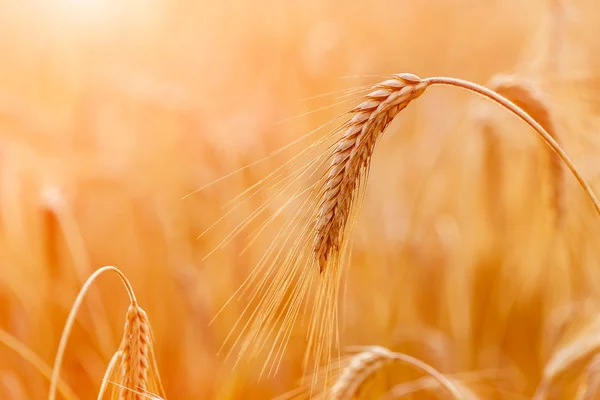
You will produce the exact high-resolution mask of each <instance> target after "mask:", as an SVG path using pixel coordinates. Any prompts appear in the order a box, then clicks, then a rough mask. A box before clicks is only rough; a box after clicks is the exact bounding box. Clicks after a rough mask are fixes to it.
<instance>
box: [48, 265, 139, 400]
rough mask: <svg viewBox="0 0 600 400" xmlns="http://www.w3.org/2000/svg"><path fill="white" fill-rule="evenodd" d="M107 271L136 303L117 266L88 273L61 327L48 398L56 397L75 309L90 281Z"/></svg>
mask: <svg viewBox="0 0 600 400" xmlns="http://www.w3.org/2000/svg"><path fill="white" fill-rule="evenodd" d="M109 271H111V272H114V273H116V274H117V275H118V276H119V278H121V281H123V284H124V285H125V289H126V290H127V294H128V295H129V300H130V301H131V304H134V305H135V304H137V299H136V298H135V294H134V293H133V288H132V287H131V284H130V283H129V280H128V279H127V277H126V276H125V274H123V272H121V270H120V269H118V268H117V267H113V266H110V265H109V266H106V267H102V268H99V269H97V270H96V271H95V272H94V273H93V274H92V275H90V277H89V278H88V280H87V281H85V283H84V284H83V286H82V287H81V290H80V291H79V294H78V295H77V297H76V298H75V302H74V303H73V306H72V307H71V311H70V312H69V316H68V317H67V321H66V322H65V328H64V329H63V333H62V335H61V337H60V342H59V343H58V350H57V351H56V359H55V360H54V367H53V368H52V378H51V380H50V390H49V392H48V400H55V399H56V388H57V385H58V381H59V377H60V367H61V365H62V361H63V358H64V355H65V350H66V348H67V342H68V340H69V334H70V333H71V328H72V327H73V324H74V323H75V318H76V317H77V311H79V308H80V307H81V303H82V302H83V299H84V298H85V294H86V293H87V291H88V290H89V288H90V286H91V285H92V283H94V281H95V280H96V278H98V276H100V275H102V274H103V273H104V272H109Z"/></svg>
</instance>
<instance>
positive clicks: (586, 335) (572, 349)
mask: <svg viewBox="0 0 600 400" xmlns="http://www.w3.org/2000/svg"><path fill="white" fill-rule="evenodd" d="M599 329H600V319H598V318H597V317H596V318H595V319H594V320H593V321H591V322H590V323H589V324H588V326H586V327H585V329H583V330H582V331H581V332H580V333H579V334H578V335H577V336H575V337H574V338H573V339H571V340H570V341H569V342H567V343H565V344H564V345H562V346H560V347H559V348H558V349H557V350H556V351H555V352H554V354H552V357H551V358H550V359H549V360H548V362H547V363H546V365H545V367H544V372H543V376H542V381H541V382H540V384H539V386H538V389H537V391H536V393H535V396H534V399H535V400H542V399H545V398H546V397H547V396H548V395H549V392H550V390H551V388H552V384H553V383H554V382H555V381H556V380H557V379H558V378H559V377H560V376H561V375H563V374H565V373H568V372H571V370H573V369H574V368H575V367H576V366H577V365H578V364H580V363H582V362H583V361H585V360H586V359H589V358H593V357H594V356H595V355H597V354H598V351H599V350H600V334H599ZM591 371H593V369H592V370H591Z"/></svg>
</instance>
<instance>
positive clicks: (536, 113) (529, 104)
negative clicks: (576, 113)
mask: <svg viewBox="0 0 600 400" xmlns="http://www.w3.org/2000/svg"><path fill="white" fill-rule="evenodd" d="M490 88H492V89H493V90H495V91H496V92H497V93H498V94H501V95H502V96H504V97H506V98H507V99H509V100H510V101H512V102H513V103H515V104H516V105H518V106H519V107H521V108H522V109H523V110H525V111H526V112H527V113H528V114H529V115H531V117H532V118H534V119H535V120H536V121H538V122H539V123H540V125H542V126H543V127H544V128H545V129H546V130H547V131H548V133H549V134H550V135H551V136H552V138H554V140H556V142H557V143H558V144H559V145H560V144H561V135H560V134H559V129H558V125H557V124H556V121H555V120H554V118H553V116H552V109H551V108H550V106H549V104H548V102H547V101H546V100H545V98H544V93H543V92H542V91H541V89H540V88H539V87H537V86H536V85H535V83H534V82H531V81H529V80H526V79H524V78H522V77H519V76H518V75H504V74H502V75H496V76H495V77H494V78H493V79H491V81H490ZM548 158H549V160H548V163H549V165H550V181H551V187H552V195H551V203H552V208H553V210H554V213H555V215H556V222H557V224H559V225H560V224H561V223H562V221H563V219H564V218H563V217H564V214H565V212H566V207H565V182H564V181H565V176H564V166H563V164H562V161H561V159H560V157H559V156H558V155H557V154H556V153H555V152H553V151H552V150H551V149H548Z"/></svg>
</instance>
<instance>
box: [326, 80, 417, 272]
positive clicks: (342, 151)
mask: <svg viewBox="0 0 600 400" xmlns="http://www.w3.org/2000/svg"><path fill="white" fill-rule="evenodd" d="M427 86H428V84H427V83H425V82H424V81H422V80H421V79H419V77H417V76H415V75H411V74H398V75H396V76H395V77H394V79H389V80H386V81H385V82H382V83H380V84H378V85H376V86H375V90H374V91H373V92H371V93H369V94H367V95H366V96H365V101H363V102H362V103H361V104H360V105H358V106H357V107H355V108H354V109H352V110H351V111H350V112H351V113H353V114H354V116H353V117H352V118H351V119H350V121H349V122H348V123H347V129H346V131H345V132H344V134H343V136H342V137H341V138H340V139H339V141H338V142H337V145H336V147H335V150H334V151H333V160H332V161H331V164H330V167H329V175H328V177H327V180H326V181H325V190H324V192H323V195H322V197H321V200H320V201H321V202H320V206H319V215H318V217H317V224H316V227H315V228H316V232H317V234H316V237H315V243H314V251H315V255H316V257H317V260H318V262H319V268H320V271H321V272H322V271H323V269H324V268H325V265H326V264H327V260H328V258H330V253H331V252H339V249H340V247H341V243H342V240H343V237H342V235H344V233H345V231H346V226H347V223H348V219H349V216H350V212H351V208H352V203H353V200H354V199H355V193H356V189H357V187H358V185H359V183H360V179H361V175H362V174H363V173H364V172H365V170H366V169H367V168H368V166H369V163H370V161H371V155H372V154H373V150H374V148H375V143H376V142H377V139H379V137H380V136H381V134H382V133H383V131H384V130H385V128H387V126H388V125H389V124H390V122H392V120H393V119H394V118H395V117H396V115H398V113H399V112H400V111H402V110H403V109H404V108H406V106H408V104H409V103H410V102H411V101H412V100H414V99H416V98H418V97H419V96H421V95H422V94H423V92H424V91H425V89H426V88H427Z"/></svg>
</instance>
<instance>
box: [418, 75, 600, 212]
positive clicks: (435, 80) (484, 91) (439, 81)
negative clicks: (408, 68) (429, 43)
mask: <svg viewBox="0 0 600 400" xmlns="http://www.w3.org/2000/svg"><path fill="white" fill-rule="evenodd" d="M423 82H426V83H428V84H429V85H431V86H432V85H446V86H454V87H458V88H462V89H465V90H468V91H471V92H474V93H477V94H479V95H481V96H483V97H485V98H487V99H489V100H492V101H494V102H496V103H498V104H500V105H501V106H503V107H504V108H506V109H507V110H509V111H511V112H512V113H513V114H515V115H516V116H518V117H519V118H521V119H522V120H523V121H524V122H525V123H527V124H528V125H529V126H531V127H532V128H533V129H534V130H535V131H536V132H537V133H538V135H540V137H541V138H542V139H543V140H544V142H546V144H547V145H548V146H550V148H552V150H553V151H554V152H555V153H556V154H557V155H558V156H559V157H560V158H561V160H562V161H563V162H564V163H565V165H566V166H567V167H568V168H569V170H570V171H571V173H572V174H573V175H574V176H575V178H576V179H577V181H578V182H579V184H580V185H581V187H582V188H583V190H585V192H586V194H587V195H588V197H589V198H590V200H591V201H592V203H593V205H594V208H595V209H596V212H597V213H598V215H600V201H598V198H597V197H596V195H595V194H594V191H593V190H592V188H591V187H590V185H588V183H587V182H586V180H585V179H584V178H583V176H582V175H581V174H580V173H579V171H578V170H577V168H576V167H575V164H573V161H571V158H569V156H568V155H567V154H566V153H565V151H564V150H563V149H562V148H561V147H560V145H559V144H558V143H557V142H556V140H554V138H553V137H552V136H550V134H549V133H548V132H547V131H546V130H545V129H544V127H542V126H541V125H540V124H539V123H538V122H537V121H536V120H535V119H533V118H532V117H531V116H530V115H529V114H527V113H526V112H525V111H523V109H521V108H520V107H519V106H517V105H516V104H515V103H513V102H512V101H510V100H508V99H506V98H505V97H503V96H501V95H499V94H498V93H496V92H494V91H493V90H491V89H488V88H486V87H483V86H481V85H478V84H476V83H473V82H469V81H465V80H462V79H457V78H448V77H432V78H427V79H423Z"/></svg>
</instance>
